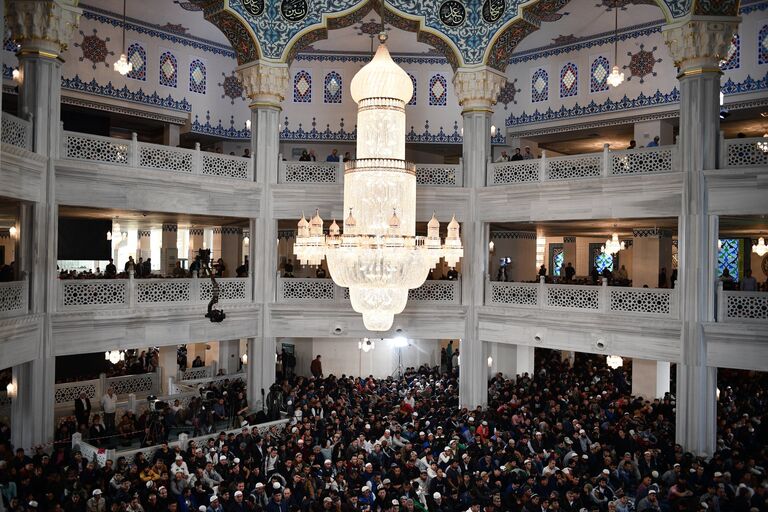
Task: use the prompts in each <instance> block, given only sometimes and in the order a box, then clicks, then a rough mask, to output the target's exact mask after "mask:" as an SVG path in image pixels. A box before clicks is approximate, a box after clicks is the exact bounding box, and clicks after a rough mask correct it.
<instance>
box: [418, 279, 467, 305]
mask: <svg viewBox="0 0 768 512" xmlns="http://www.w3.org/2000/svg"><path fill="white" fill-rule="evenodd" d="M459 286H460V283H459V281H424V284H423V285H421V286H419V287H418V288H415V289H413V290H408V300H409V301H414V302H442V303H459V302H460V295H461V293H460V288H459Z"/></svg>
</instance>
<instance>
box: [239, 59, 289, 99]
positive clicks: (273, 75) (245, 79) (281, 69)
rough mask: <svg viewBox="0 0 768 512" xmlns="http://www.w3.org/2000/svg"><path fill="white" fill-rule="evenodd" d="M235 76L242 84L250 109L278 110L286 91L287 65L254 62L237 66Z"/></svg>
mask: <svg viewBox="0 0 768 512" xmlns="http://www.w3.org/2000/svg"><path fill="white" fill-rule="evenodd" d="M235 71H236V72H237V76H238V77H239V78H240V81H241V82H242V83H243V88H244V89H245V94H246V96H248V99H250V100H251V108H253V107H256V106H272V107H277V108H280V103H281V102H282V101H283V100H284V99H285V92H286V91H287V90H288V81H289V80H288V79H289V77H288V65H287V64H272V63H269V62H261V61H255V62H251V63H248V64H243V65H242V66H239V67H238V68H237V69H236V70H235Z"/></svg>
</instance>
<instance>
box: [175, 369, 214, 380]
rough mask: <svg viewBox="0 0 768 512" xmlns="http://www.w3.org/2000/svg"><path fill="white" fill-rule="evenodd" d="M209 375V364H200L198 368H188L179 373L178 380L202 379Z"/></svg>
mask: <svg viewBox="0 0 768 512" xmlns="http://www.w3.org/2000/svg"><path fill="white" fill-rule="evenodd" d="M210 376H211V368H210V367H209V366H201V367H198V368H188V369H186V370H184V371H183V372H182V373H181V379H180V380H193V379H204V378H206V377H210Z"/></svg>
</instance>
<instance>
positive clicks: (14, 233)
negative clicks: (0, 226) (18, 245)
mask: <svg viewBox="0 0 768 512" xmlns="http://www.w3.org/2000/svg"><path fill="white" fill-rule="evenodd" d="M18 232H19V230H18V229H16V226H11V229H9V230H8V233H10V235H11V238H16V234H17V233H18Z"/></svg>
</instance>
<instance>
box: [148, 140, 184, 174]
mask: <svg viewBox="0 0 768 512" xmlns="http://www.w3.org/2000/svg"><path fill="white" fill-rule="evenodd" d="M192 156H193V152H192V151H190V150H188V149H180V148H171V147H167V146H159V145H156V144H141V145H140V146H139V165H140V166H141V167H151V168H153V169H160V170H163V171H179V172H192Z"/></svg>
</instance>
